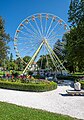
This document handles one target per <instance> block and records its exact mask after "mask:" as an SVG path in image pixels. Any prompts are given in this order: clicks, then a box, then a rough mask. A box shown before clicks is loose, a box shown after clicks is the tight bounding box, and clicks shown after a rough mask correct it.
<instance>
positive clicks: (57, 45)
mask: <svg viewBox="0 0 84 120" xmlns="http://www.w3.org/2000/svg"><path fill="white" fill-rule="evenodd" d="M63 50H64V43H63V42H62V41H60V40H59V39H58V40H57V42H56V43H55V45H54V48H53V51H54V52H55V53H56V55H57V56H58V57H59V59H61V60H63V56H64V54H63Z"/></svg>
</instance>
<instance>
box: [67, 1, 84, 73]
mask: <svg viewBox="0 0 84 120" xmlns="http://www.w3.org/2000/svg"><path fill="white" fill-rule="evenodd" d="M68 14H69V18H68V19H69V22H70V23H71V30H70V33H68V34H66V46H65V47H66V50H67V54H66V57H67V61H68V62H69V63H70V65H71V66H73V69H74V70H77V69H76V68H78V70H79V71H83V70H84V0H80V1H79V0H71V3H70V7H69V11H68Z"/></svg>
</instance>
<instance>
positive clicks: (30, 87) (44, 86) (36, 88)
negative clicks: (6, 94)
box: [0, 81, 57, 92]
mask: <svg viewBox="0 0 84 120" xmlns="http://www.w3.org/2000/svg"><path fill="white" fill-rule="evenodd" d="M0 88H5V89H13V90H23V91H32V92H44V91H50V90H53V89H56V88H57V83H55V82H50V83H39V84H36V83H28V84H27V83H18V82H9V81H0Z"/></svg>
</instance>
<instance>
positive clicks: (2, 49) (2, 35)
mask: <svg viewBox="0 0 84 120" xmlns="http://www.w3.org/2000/svg"><path fill="white" fill-rule="evenodd" d="M4 23H5V22H4V20H3V19H2V17H0V64H1V63H2V61H3V59H5V58H6V57H7V53H8V48H9V47H8V46H7V44H8V42H9V40H10V36H9V34H6V32H5V27H4Z"/></svg>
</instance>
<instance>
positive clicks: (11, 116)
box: [0, 102, 77, 120]
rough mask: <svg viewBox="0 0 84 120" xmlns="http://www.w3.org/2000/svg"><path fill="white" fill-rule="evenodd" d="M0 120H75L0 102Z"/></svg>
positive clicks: (74, 119)
mask: <svg viewBox="0 0 84 120" xmlns="http://www.w3.org/2000/svg"><path fill="white" fill-rule="evenodd" d="M0 120H77V119H76V118H71V117H69V116H64V115H60V114H55V113H50V112H47V111H43V110H36V109H32V108H27V107H21V106H17V105H13V104H9V103H3V102H0Z"/></svg>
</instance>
